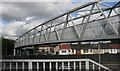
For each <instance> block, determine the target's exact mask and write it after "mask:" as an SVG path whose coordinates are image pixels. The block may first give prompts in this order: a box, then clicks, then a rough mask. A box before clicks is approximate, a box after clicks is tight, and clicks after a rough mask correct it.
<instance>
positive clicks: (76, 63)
mask: <svg viewBox="0 0 120 71" xmlns="http://www.w3.org/2000/svg"><path fill="white" fill-rule="evenodd" d="M1 62H2V71H6V70H9V71H13V70H15V71H16V70H22V71H30V70H31V71H46V70H49V71H53V70H55V71H59V70H62V71H64V70H67V71H68V70H69V71H70V70H72V71H82V70H84V71H96V70H97V71H112V70H111V69H109V68H107V67H105V66H103V65H101V64H99V63H97V62H95V61H93V60H91V59H53V60H52V59H44V60H43V59H42V60H40V59H4V60H1Z"/></svg>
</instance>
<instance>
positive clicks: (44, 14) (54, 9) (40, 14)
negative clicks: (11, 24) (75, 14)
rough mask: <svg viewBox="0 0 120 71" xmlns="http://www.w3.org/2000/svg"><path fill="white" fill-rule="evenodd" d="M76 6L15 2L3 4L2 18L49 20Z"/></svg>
mask: <svg viewBox="0 0 120 71" xmlns="http://www.w3.org/2000/svg"><path fill="white" fill-rule="evenodd" d="M72 6H74V4H73V3H51V2H47V3H46V2H14V3H2V18H4V19H7V20H10V21H11V20H23V19H25V18H26V17H32V16H34V17H37V18H39V19H43V18H44V19H48V18H52V17H55V16H57V15H59V14H61V13H64V12H65V11H66V10H69V9H70V8H72Z"/></svg>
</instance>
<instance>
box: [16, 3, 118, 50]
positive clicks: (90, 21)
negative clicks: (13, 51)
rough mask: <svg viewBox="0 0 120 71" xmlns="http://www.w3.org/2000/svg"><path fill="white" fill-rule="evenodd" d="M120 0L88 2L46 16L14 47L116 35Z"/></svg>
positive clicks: (18, 40) (109, 37) (115, 36)
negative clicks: (53, 15) (45, 18)
mask: <svg viewBox="0 0 120 71" xmlns="http://www.w3.org/2000/svg"><path fill="white" fill-rule="evenodd" d="M119 9H120V2H118V3H117V4H116V5H114V6H112V7H111V6H108V5H104V4H102V3H99V1H98V2H89V3H86V4H84V5H82V6H79V7H77V8H75V9H73V10H71V11H68V12H66V13H64V14H62V15H59V16H57V17H55V18H53V19H51V20H48V21H46V22H44V23H42V24H40V25H38V26H36V27H34V28H32V29H31V30H29V31H28V32H26V33H25V34H23V35H22V36H20V37H19V38H18V39H17V40H16V42H15V48H19V47H27V46H34V45H37V44H45V43H56V42H72V41H84V40H96V39H111V38H112V39H114V38H119V30H120V29H119V24H120V12H119Z"/></svg>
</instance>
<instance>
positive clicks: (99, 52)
mask: <svg viewBox="0 0 120 71" xmlns="http://www.w3.org/2000/svg"><path fill="white" fill-rule="evenodd" d="M98 56H99V57H98V58H99V63H101V56H100V42H99V43H98Z"/></svg>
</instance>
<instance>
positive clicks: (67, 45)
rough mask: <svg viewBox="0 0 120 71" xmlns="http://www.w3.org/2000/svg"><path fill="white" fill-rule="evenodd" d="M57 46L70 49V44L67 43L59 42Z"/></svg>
mask: <svg viewBox="0 0 120 71" xmlns="http://www.w3.org/2000/svg"><path fill="white" fill-rule="evenodd" d="M59 48H60V49H71V46H70V44H67V43H61V44H59Z"/></svg>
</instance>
